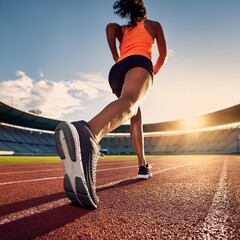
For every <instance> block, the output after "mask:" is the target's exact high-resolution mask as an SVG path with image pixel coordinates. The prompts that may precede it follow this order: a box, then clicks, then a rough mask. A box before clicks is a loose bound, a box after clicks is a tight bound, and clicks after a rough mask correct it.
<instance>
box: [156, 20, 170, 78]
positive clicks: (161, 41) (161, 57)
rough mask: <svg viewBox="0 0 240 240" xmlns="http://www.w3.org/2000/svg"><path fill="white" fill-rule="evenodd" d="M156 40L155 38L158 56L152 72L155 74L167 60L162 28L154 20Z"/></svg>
mask: <svg viewBox="0 0 240 240" xmlns="http://www.w3.org/2000/svg"><path fill="white" fill-rule="evenodd" d="M156 40H157V47H158V52H159V57H158V59H157V62H156V64H155V65H154V67H153V72H154V74H157V73H158V71H159V70H160V69H161V67H162V66H163V65H164V63H165V62H166V60H167V46H166V41H165V37H164V33H163V29H162V27H161V25H160V24H159V23H157V22H156Z"/></svg>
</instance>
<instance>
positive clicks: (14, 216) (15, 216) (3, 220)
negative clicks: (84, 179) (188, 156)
mask: <svg viewBox="0 0 240 240" xmlns="http://www.w3.org/2000/svg"><path fill="white" fill-rule="evenodd" d="M193 164H196V162H195V163H189V164H183V165H177V166H175V167H169V168H165V169H162V170H159V171H155V172H153V174H154V175H158V174H159V173H161V172H166V171H169V170H173V169H177V168H181V167H185V166H189V165H193ZM59 178H62V177H59ZM50 179H51V178H50ZM133 179H136V178H125V179H121V180H119V181H113V182H110V183H107V184H103V185H100V186H97V188H96V189H97V190H100V189H101V188H105V187H112V186H115V185H118V184H120V183H122V182H124V181H128V180H133ZM36 180H37V179H36ZM44 180H46V179H44ZM69 203H70V200H68V199H67V198H61V199H59V200H57V201H52V202H48V203H45V204H41V205H39V206H36V207H31V208H28V209H26V210H23V211H19V212H15V213H11V214H9V215H5V216H2V217H0V225H4V224H7V223H10V222H12V221H16V220H19V219H21V218H24V217H29V216H32V215H35V214H38V213H42V212H47V211H49V210H51V209H54V208H57V207H60V206H63V205H66V204H69Z"/></svg>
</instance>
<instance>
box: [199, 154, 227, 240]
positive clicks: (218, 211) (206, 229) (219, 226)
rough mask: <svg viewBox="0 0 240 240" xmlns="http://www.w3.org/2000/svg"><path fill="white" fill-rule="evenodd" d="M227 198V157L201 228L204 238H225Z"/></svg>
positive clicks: (206, 239) (207, 239)
mask: <svg viewBox="0 0 240 240" xmlns="http://www.w3.org/2000/svg"><path fill="white" fill-rule="evenodd" d="M228 209H229V200H228V196H227V158H226V159H225V160H224V163H223V168H222V172H221V175H220V180H219V185H218V189H217V191H216V193H215V195H214V198H213V201H212V205H211V207H210V209H209V212H208V215H207V216H206V218H205V222H204V226H203V229H202V236H203V239H204V240H210V239H212V238H214V239H222V240H223V239H227V238H228V233H227V219H228Z"/></svg>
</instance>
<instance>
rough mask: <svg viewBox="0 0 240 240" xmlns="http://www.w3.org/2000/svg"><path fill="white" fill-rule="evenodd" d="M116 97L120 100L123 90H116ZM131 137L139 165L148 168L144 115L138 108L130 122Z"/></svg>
mask: <svg viewBox="0 0 240 240" xmlns="http://www.w3.org/2000/svg"><path fill="white" fill-rule="evenodd" d="M114 93H115V95H116V96H117V97H118V98H120V96H121V90H120V89H118V90H115V91H114ZM130 123H131V124H130V135H131V140H132V144H133V148H134V150H135V152H136V154H137V157H138V165H139V166H140V165H143V166H146V164H147V162H146V158H145V153H144V137H143V127H142V113H141V109H140V107H139V108H138V111H137V114H136V115H135V116H133V117H132V118H131V122H130Z"/></svg>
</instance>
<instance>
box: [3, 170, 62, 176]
mask: <svg viewBox="0 0 240 240" xmlns="http://www.w3.org/2000/svg"><path fill="white" fill-rule="evenodd" d="M57 170H62V168H52V169H42V170H41V169H39V170H31V171H30V170H29V171H18V172H3V173H0V175H9V174H21V173H34V172H52V171H57Z"/></svg>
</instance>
